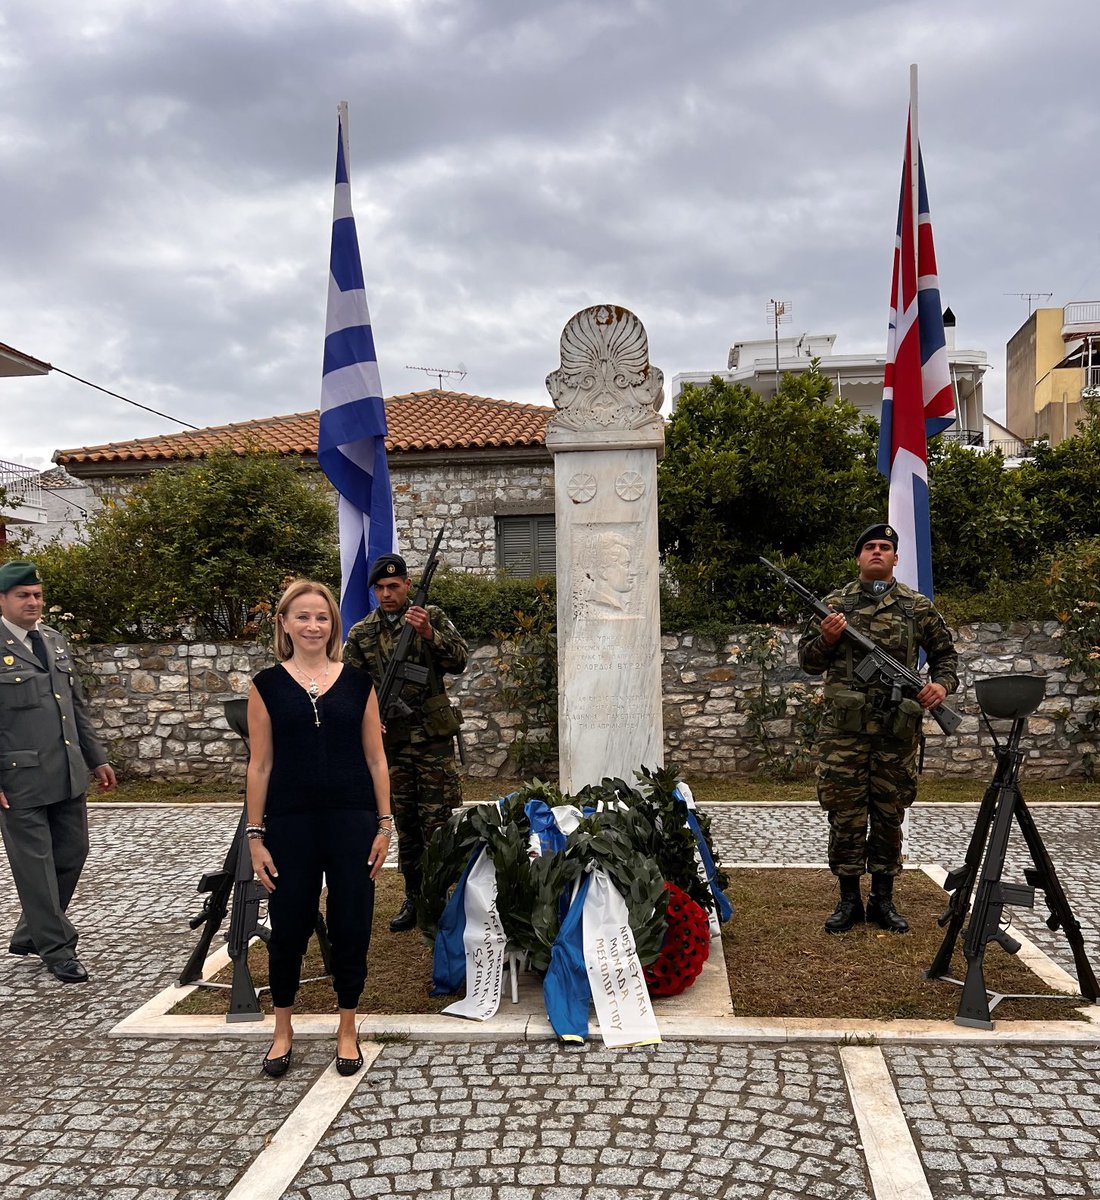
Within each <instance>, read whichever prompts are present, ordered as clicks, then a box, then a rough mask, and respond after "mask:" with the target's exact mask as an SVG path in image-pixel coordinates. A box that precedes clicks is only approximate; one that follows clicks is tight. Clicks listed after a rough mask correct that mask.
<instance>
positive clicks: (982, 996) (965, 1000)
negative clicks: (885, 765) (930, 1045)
mask: <svg viewBox="0 0 1100 1200" xmlns="http://www.w3.org/2000/svg"><path fill="white" fill-rule="evenodd" d="M1045 687H1046V681H1045V679H1043V678H1041V677H1037V676H1032V675H1007V676H1001V677H1000V678H995V679H982V680H978V681H977V684H976V685H975V691H976V694H977V698H978V704H979V707H980V708H981V710H982V717H983V719H984V720H985V723H986V728H987V729H988V730H989V733H990V736H991V737H992V738H993V746H994V751H995V753H996V756H997V769H996V771H995V772H994V775H993V780H992V782H991V783H990V785H989V787H988V788H987V789H986V793H985V795H984V796H983V797H982V803H981V807H980V808H979V810H978V819H977V821H976V822H975V824H974V831H973V833H972V834H971V835H970V845H969V847H968V849H967V852H966V861H965V863H964V864H963V866H961V867H957V868H956V869H955V870H953V871H952V872H951V873H950V874H949V875H948V876H947V879H946V880H945V882H944V889H945V890H946V891H948V892H951V893H953V894H952V897H951V902H950V904H949V905H948V908H947V911H946V912H945V913H944V915H943V916H942V917H941V918H940V921H939V923H940V925H941V926H943V925H946V926H947V932H946V933H945V935H944V939H943V942H942V944H941V945H940V948H939V951H938V953H937V954H936V957H935V959H934V960H933V962H932V965H931V966H930V967H929V968H928V970H927V971H926V972H925V976H926V978H928V979H945V980H947V981H948V982H950V983H956V984H960V986H961V987H962V998H961V1000H960V1002H959V1011H958V1014H957V1016H956V1017H955V1024H956V1025H968V1026H972V1027H974V1028H976V1029H992V1028H993V1021H992V1020H991V1017H990V1013H991V1011H992V1009H993V1008H994V1007H996V1005H997V1004H999V1003H1000V1002H1001V1001H1002V1000H1012V999H1016V1000H1018V999H1027V998H1032V996H1031V994H1030V993H996V992H994V993H991V992H990V991H989V990H988V989H987V987H986V985H985V974H984V965H985V950H986V946H987V945H988V944H989V943H990V942H997V943H998V944H999V945H1000V946H1001V947H1002V948H1003V949H1004V950H1006V951H1007V952H1008V953H1009V954H1016V953H1018V951H1019V950H1020V943H1019V942H1018V941H1016V939H1015V938H1013V937H1011V936H1010V935H1009V934H1008V933H1007V932H1006V931H1005V929H1004V928H1003V927H1002V919H1003V917H1004V909H1005V906H1006V905H1013V904H1018V905H1026V906H1027V907H1029V908H1030V907H1032V906H1034V904H1035V890H1036V888H1040V889H1042V891H1043V892H1044V893H1045V895H1046V901H1047V906H1048V907H1049V909H1050V916H1049V917H1048V918H1047V922H1046V923H1047V927H1048V928H1049V929H1051V930H1056V929H1062V930H1064V932H1065V936H1066V940H1067V941H1068V942H1069V945H1070V949H1071V950H1072V952H1073V961H1074V964H1075V966H1076V968H1077V981H1078V983H1079V985H1080V988H1081V996H1082V997H1084V998H1085V999H1086V1000H1091V1001H1094V1002H1095V1001H1097V1000H1098V999H1100V988H1098V986H1097V983H1096V976H1095V975H1094V974H1093V971H1092V967H1091V966H1090V965H1089V960H1088V957H1087V956H1086V954H1085V943H1084V938H1083V937H1082V935H1081V926H1080V924H1079V923H1078V921H1077V919H1076V917H1074V915H1073V912H1072V910H1071V909H1070V906H1069V901H1068V900H1067V899H1066V894H1065V892H1064V891H1063V890H1062V885H1061V883H1060V882H1059V880H1058V876H1057V873H1056V872H1055V870H1054V863H1053V862H1052V861H1051V858H1050V855H1049V854H1048V853H1047V849H1046V846H1045V845H1044V844H1043V839H1042V837H1041V836H1040V835H1039V830H1038V829H1037V828H1036V826H1035V821H1034V820H1033V818H1032V816H1031V813H1030V811H1029V810H1028V807H1027V805H1026V804H1025V803H1024V798H1023V795H1022V794H1021V792H1020V783H1019V776H1020V766H1021V763H1022V762H1023V757H1024V754H1023V751H1022V750H1021V748H1020V740H1021V738H1022V737H1023V734H1024V732H1025V730H1026V729H1027V717H1028V715H1029V714H1030V713H1032V712H1034V711H1035V709H1036V708H1038V706H1039V704H1040V702H1041V701H1042V698H1043V695H1044V692H1045ZM990 717H994V718H1003V719H1010V720H1011V721H1012V728H1011V731H1010V732H1009V735H1008V739H1007V741H1005V742H1004V743H1001V742H999V741H998V740H997V736H996V734H995V733H994V732H993V727H992V725H991V724H990V721H989V718H990ZM1013 819H1015V821H1016V823H1017V824H1018V825H1019V827H1020V832H1021V833H1022V834H1023V837H1024V841H1025V842H1026V843H1027V848H1028V850H1029V852H1030V854H1031V861H1032V863H1033V866H1031V867H1028V868H1026V869H1025V870H1024V879H1025V880H1026V883H1024V884H1013V883H1004V882H1002V880H1001V876H1002V874H1003V872H1004V865H1005V856H1006V854H1007V851H1008V837H1009V834H1010V833H1011V831H1012V822H1013ZM975 882H977V883H978V891H977V897H976V899H975V900H974V908H973V912H972V913H971V915H970V923H969V925H968V926H967V930H966V939H965V941H964V943H963V954H964V955H965V957H966V979H965V980H963V981H960V980H957V979H952V978H951V977H950V976H949V975H948V971H949V970H950V967H951V957H952V955H953V953H954V951H955V944H956V942H957V940H958V936H959V933H960V932H961V930H962V927H963V923H964V921H965V920H966V914H967V910H968V909H969V908H970V899H971V895H972V893H973V891H974V885H975ZM1041 998H1042V999H1050V998H1051V997H1050V996H1043V997H1041ZM1065 999H1078V997H1068V996H1067V997H1065Z"/></svg>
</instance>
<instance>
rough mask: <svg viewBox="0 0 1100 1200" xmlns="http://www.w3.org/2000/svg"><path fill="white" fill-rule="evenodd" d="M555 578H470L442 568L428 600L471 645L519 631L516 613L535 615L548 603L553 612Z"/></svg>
mask: <svg viewBox="0 0 1100 1200" xmlns="http://www.w3.org/2000/svg"><path fill="white" fill-rule="evenodd" d="M554 594H555V593H554V580H553V579H516V578H514V577H513V576H511V575H505V574H504V573H503V572H499V573H498V574H496V575H467V574H464V573H463V572H461V571H456V570H455V569H454V568H453V567H446V566H445V567H442V568H441V569H440V570H439V571H438V572H437V573H436V576H435V578H434V579H433V581H432V591H431V596H430V597H429V600H430V602H431V603H432V604H438V605H439V606H440V607H441V608H442V609H444V610H445V611H446V613H447V616H448V617H450V618H451V620H452V621H453V622H454V624H455V627H456V628H457V629H458V631H459V633H461V634H462V636H463V637H464V638H465V639H466V640H467V641H468V642H484V641H488V640H489V639H490V638H492V636H493V635H494V634H495V633H498V632H499V633H503V634H505V635H506V636H507V635H510V634H513V633H515V632H517V631H518V630H519V629H520V625H519V623H518V622H517V620H516V613H517V612H524V613H534V612H537V611H540V610H542V609H543V608H545V606H546V605H547V603H549V607H550V611H551V612H553V611H554V603H555V601H554Z"/></svg>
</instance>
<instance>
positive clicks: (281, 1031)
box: [247, 579, 393, 1076]
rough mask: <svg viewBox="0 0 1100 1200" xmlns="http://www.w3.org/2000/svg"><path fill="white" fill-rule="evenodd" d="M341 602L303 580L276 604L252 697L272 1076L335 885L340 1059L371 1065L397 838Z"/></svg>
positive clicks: (373, 709)
mask: <svg viewBox="0 0 1100 1200" xmlns="http://www.w3.org/2000/svg"><path fill="white" fill-rule="evenodd" d="M340 634H341V630H340V612H339V609H338V608H337V606H336V601H335V600H334V599H333V596H332V593H331V592H330V591H329V590H328V588H327V587H325V586H324V584H321V583H313V582H311V581H310V580H308V579H299V580H296V581H295V582H294V583H292V584H291V585H290V587H288V588H287V589H286V591H285V592H284V593H283V597H282V599H281V600H280V601H279V604H278V607H277V608H276V610H275V653H276V654H277V655H278V657H279V658H280V659H281V660H282V661H281V664H280V665H279V666H276V667H268V668H267V669H266V670H263V671H261V672H260V673H259V674H258V675H257V676H256V678H255V679H254V680H253V683H252V690H251V692H249V695H248V739H249V747H250V756H249V760H248V785H247V803H248V838H249V843H248V844H249V849H250V850H251V852H252V866H253V869H254V870H255V872H256V875H257V877H258V879H259V881H260V883H261V884H263V886H264V887H265V888H266V889H267V892H268V896H269V899H268V915H269V918H270V921H271V939H270V941H269V942H268V948H267V949H268V962H269V974H270V980H271V999H272V1003H273V1004H274V1006H275V1037H274V1041H273V1042H272V1044H271V1049H270V1050H269V1051H268V1053H267V1055H266V1057H265V1058H264V1062H263V1067H264V1071H265V1072H266V1073H267V1074H268V1075H272V1076H279V1075H284V1074H285V1073H286V1071H287V1069H288V1068H289V1066H290V1057H291V1044H292V1042H293V1040H294V1030H293V1025H292V1017H293V1013H294V998H295V995H296V994H297V991H298V984H299V981H300V978H301V968H302V956H303V955H304V954H305V949H306V944H307V942H308V941H309V937H310V934H311V933H312V932H313V927H314V921H315V917H316V914H317V905H318V902H319V900H320V898H321V877H322V875H323V876H324V878H325V882H326V883H327V886H328V903H327V905H326V919H327V923H328V931H329V939H330V941H331V943H332V986H333V989H334V990H335V992H336V997H337V1004H338V1006H339V1010H340V1022H339V1028H338V1030H337V1033H336V1069H337V1070H338V1071H339V1072H340V1073H341V1074H342V1075H353V1074H355V1072H356V1071H358V1070H359V1068H360V1067H361V1066H362V1065H363V1054H362V1051H361V1050H360V1049H359V1042H358V1039H357V1037H356V1009H357V1008H358V1005H359V998H360V996H361V995H362V993H363V984H364V982H365V980H366V977H367V947H368V945H369V944H370V931H371V920H372V918H373V915H374V879H375V876H376V875H377V874H378V872H379V871H380V870H381V868H382V864H383V863H384V862H385V860H386V854H387V852H388V851H389V846H390V839H391V838H392V836H393V817H392V815H391V814H390V777H389V772H388V770H387V768H386V754H385V751H384V750H383V748H382V727H381V725H380V724H379V720H378V697H377V696H376V695H375V691H374V686H373V683H372V681H371V677H370V675H369V674H368V673H367V672H366V671H361V670H357V669H356V668H355V667H349V666H345V665H344V664H343V663H341V662H340V641H341V637H340Z"/></svg>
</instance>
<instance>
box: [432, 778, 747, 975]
mask: <svg viewBox="0 0 1100 1200" xmlns="http://www.w3.org/2000/svg"><path fill="white" fill-rule="evenodd" d="M639 778H640V780H641V785H640V787H639V788H632V787H630V786H629V785H628V784H626V783H625V782H624V781H623V780H621V779H605V780H603V782H602V783H600V784H598V785H593V786H590V787H587V788H585V789H584V790H583V791H581V792H580V793H579V794H578V795H577V796H576V797H575V798H572V797H568V796H563V795H562V793H561V792H560V791H559V790H558V789H557V788H556V787H554V786H553V785H552V784H549V783H544V782H542V781H541V780H537V779H536V780H533V781H532V782H531V783H529V784H527V785H525V786H524V787H522V788H521V789H520V790H519V791H517V792H514V793H513V794H512V795H510V796H507V797H505V798H504V799H502V800H501V801H499V802H498V804H495V805H493V804H479V805H476V806H474V807H471V808H466V809H460V810H459V811H458V812H456V813H455V814H454V815H453V816H452V817H451V819H450V820H449V821H448V822H447V824H446V825H445V826H443V827H442V828H441V829H439V830H437V831H436V833H435V835H434V836H433V837H432V840H431V841H430V842H429V843H428V846H427V847H426V848H425V851H424V856H423V859H422V862H421V870H422V883H421V893H420V900H419V904H418V906H417V916H418V924H419V928H420V931H421V933H422V935H423V936H424V937H425V938H426V939H427V940H428V941H429V942H431V941H434V939H435V934H436V931H437V930H438V927H439V921H440V918H441V917H442V915H443V910H444V908H445V907H446V905H447V900H448V898H449V897H450V894H451V892H452V890H453V889H454V887H455V886H456V884H457V883H458V881H459V879H460V878H461V876H462V873H463V871H464V870H465V869H466V866H467V865H468V864H469V862H470V860H471V857H472V856H473V854H474V853H475V851H480V850H481V849H484V850H485V852H486V853H487V854H489V855H490V857H491V858H492V860H493V864H494V866H495V867H496V874H497V912H498V914H499V916H500V920H501V924H502V925H503V927H504V933H505V936H506V937H507V938H508V942H509V944H510V946H512V947H513V948H516V949H519V950H524V951H526V952H527V955H528V960H529V962H530V964H531V966H532V967H533V968H534V969H535V970H538V971H546V970H547V968H548V967H549V965H550V952H551V948H552V946H553V944H554V939H555V938H556V937H557V936H558V932H559V931H560V929H561V922H562V919H563V917H564V914H565V911H566V910H567V908H568V905H567V904H565V903H563V897H568V896H569V895H570V893H571V891H572V887H573V885H574V884H575V883H576V881H577V880H578V879H579V878H580V876H581V874H582V872H584V871H586V870H593V869H602V870H604V871H606V872H607V873H608V875H609V876H610V877H611V879H612V881H613V882H614V884H615V886H616V887H617V888H618V890H619V892H620V893H621V894H622V896H623V899H624V900H625V902H626V907H627V913H628V918H629V921H630V928H631V931H632V932H633V934H634V941H635V945H636V947H637V951H638V957H639V959H640V960H641V962H642V964H643V966H644V965H648V964H650V963H652V962H654V960H656V959H657V957H658V955H660V953H661V948H662V945H663V943H664V940H665V935H666V931H667V904H668V892H667V891H666V889H665V881H666V880H668V881H670V882H672V883H674V884H676V885H677V886H678V887H680V888H682V889H683V890H684V891H686V892H687V893H688V895H689V896H690V897H691V898H692V899H694V900H696V902H697V903H699V904H700V905H703V906H705V907H707V908H710V907H713V903H714V901H713V897H712V896H711V893H710V889H709V888H708V887H707V885H706V883H705V882H704V881H702V880H701V879H700V878H699V876H698V868H697V864H696V861H695V839H694V836H693V835H692V833H691V831H690V830H689V829H688V828H687V827H686V825H685V823H684V807H683V801H682V800H680V799H679V798H678V797H676V796H674V795H673V790H672V789H673V788H674V787H675V785H676V775H675V772H674V771H672V770H671V768H665V769H663V770H660V771H654V772H650V771H646V770H645V768H643V769H642V771H640V772H639ZM535 798H538V799H541V800H543V801H545V802H546V803H547V804H548V805H549V806H550V807H554V806H556V805H559V804H576V805H577V806H578V807H581V808H596V809H597V811H595V812H593V813H592V814H591V815H589V816H586V817H585V818H584V820H582V821H581V823H580V825H579V826H578V828H577V829H576V830H574V831H573V833H571V834H570V835H569V837H568V839H567V841H566V845H565V849H564V850H560V851H557V852H555V853H552V854H543V855H542V856H541V857H535V858H532V857H531V854H530V851H529V839H530V836H531V825H530V822H529V820H528V819H527V814H526V813H525V811H524V806H525V805H526V803H527V802H528V800H531V799H535ZM698 815H699V816H700V818H701V821H700V824H701V825H702V820H703V819H705V818H703V816H702V814H698ZM704 828H705V829H706V832H707V835H708V839H709V823H708V825H707V826H705V827H704ZM724 884H725V880H724V877H722V886H724Z"/></svg>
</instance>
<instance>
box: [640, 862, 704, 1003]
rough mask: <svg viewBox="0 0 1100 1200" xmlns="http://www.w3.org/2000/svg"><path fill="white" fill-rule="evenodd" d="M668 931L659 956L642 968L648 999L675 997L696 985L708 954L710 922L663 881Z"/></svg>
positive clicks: (693, 904)
mask: <svg viewBox="0 0 1100 1200" xmlns="http://www.w3.org/2000/svg"><path fill="white" fill-rule="evenodd" d="M665 891H666V892H668V932H667V933H666V934H665V940H664V942H663V944H662V945H661V953H660V954H658V955H657V957H656V958H655V959H654V960H653V962H651V963H650V964H649V966H648V967H646V968H645V981H646V983H647V984H648V985H649V994H650V995H651V996H678V995H679V994H680V993H681V992H683V991H686V990H687V989H688V988H689V987H691V985H692V984H693V983H694V982H695V980H696V978H697V977H698V975H699V972H700V971H701V970H702V969H703V963H705V962H706V961H707V955H708V954H709V953H710V921H709V919H708V917H707V914H706V912H705V911H704V910H703V908H702V907H701V906H700V905H698V904H696V903H695V901H694V900H692V898H691V897H690V896H689V895H688V894H687V892H685V891H683V889H682V888H678V887H677V886H676V884H674V883H669V882H668V881H667V880H666V881H665Z"/></svg>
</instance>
